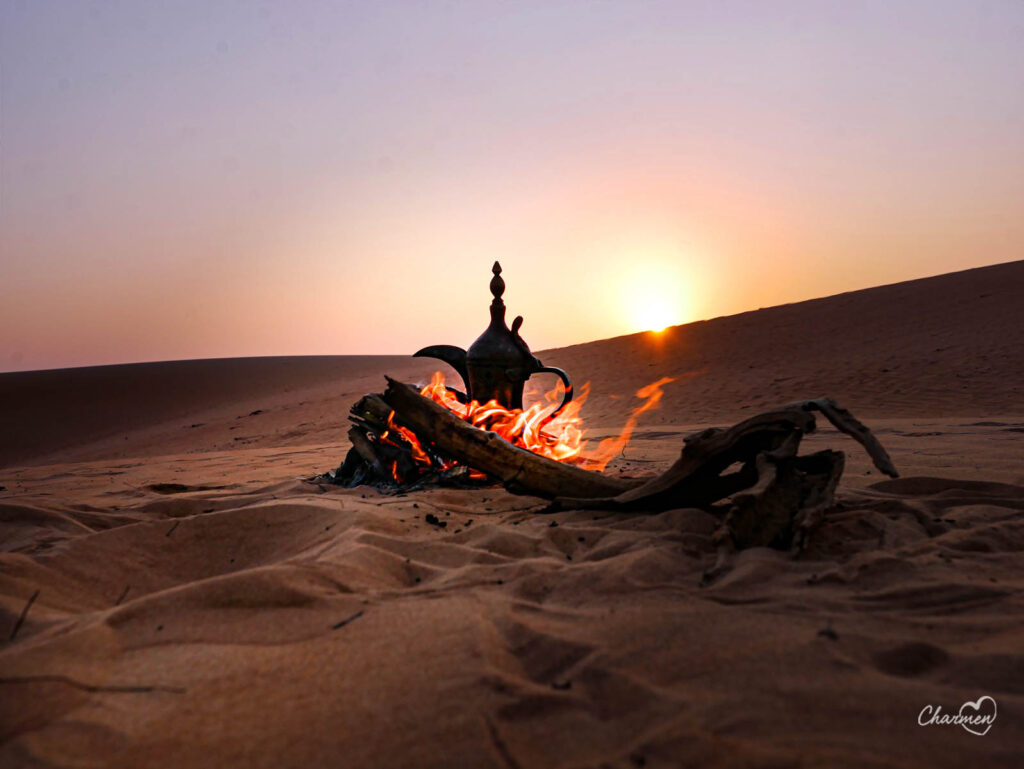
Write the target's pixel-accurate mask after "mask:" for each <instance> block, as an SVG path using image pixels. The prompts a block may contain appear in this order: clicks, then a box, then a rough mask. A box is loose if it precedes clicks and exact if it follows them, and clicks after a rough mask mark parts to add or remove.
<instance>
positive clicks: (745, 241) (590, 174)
mask: <svg viewBox="0 0 1024 769" xmlns="http://www.w3.org/2000/svg"><path fill="white" fill-rule="evenodd" d="M209 5H210V7H209V8H207V7H206V6H203V7H202V9H200V7H199V6H198V5H197V6H196V7H195V8H194V9H192V10H189V9H183V8H180V7H178V4H167V3H127V4H125V3H100V4H92V3H58V4H55V5H51V4H48V3H0V29H2V30H3V40H2V44H0V89H2V91H3V100H4V109H3V111H2V114H0V134H2V135H3V142H2V143H0V168H2V174H3V179H2V183H3V201H2V205H0V372H3V371H19V370H23V371H24V370H34V369H44V368H62V367H71V366H96V365H104V364H114V363H128V362H141V361H159V360H181V359H194V358H235V357H249V356H300V355H407V354H409V353H411V352H413V351H415V350H417V349H419V348H421V347H423V346H426V345H431V344H454V345H459V346H461V347H468V346H469V345H470V344H471V343H472V341H473V340H474V339H475V338H476V337H477V336H478V335H479V334H480V333H481V332H482V331H483V329H484V328H485V327H486V325H487V322H488V304H489V302H490V295H489V293H488V291H487V285H488V281H489V280H490V266H491V263H492V262H493V261H494V260H499V261H500V262H501V264H502V267H503V268H504V270H505V272H504V278H505V281H506V284H507V291H506V294H505V302H506V305H507V307H508V318H509V320H510V321H511V319H512V318H514V317H515V316H517V315H522V316H523V317H524V318H525V324H524V326H523V331H522V336H523V338H524V339H525V340H526V341H527V342H528V343H529V345H530V347H531V348H532V349H533V350H535V351H538V352H539V351H544V350H548V349H552V348H559V347H564V346H567V345H571V344H579V343H585V342H589V341H593V340H597V339H605V338H609V337H615V336H620V335H625V334H633V333H637V332H644V331H649V332H652V341H655V340H654V339H653V336H654V335H656V334H657V333H659V330H660V329H664V328H666V327H667V326H673V325H676V324H683V323H689V322H693V321H697V320H703V319H708V318H713V317H717V316H723V315H731V314H734V313H739V312H744V311H748V310H756V309H757V308H759V307H768V306H773V305H778V304H784V303H789V302H797V301H801V300H805V299H812V298H816V297H823V296H829V295H833V294H837V293H841V292H845V291H852V290H857V289H862V288H868V287H871V286H877V285H882V284H886V283H895V282H898V281H903V280H911V279H915V278H922V277H926V276H930V275H938V274H942V273H948V272H953V271H957V270H963V269H968V268H972V267H980V266H983V265H986V264H997V263H1000V262H1010V261H1014V260H1017V259H1019V258H1020V254H1021V253H1022V252H1024V218H1022V217H1021V216H1020V215H1019V213H1020V212H1019V208H1020V201H1021V200H1022V197H1024V153H1022V152H1021V142H1020V126H1021V125H1022V124H1024V91H1022V90H1021V88H1020V82H1019V80H1020V78H1019V73H1020V71H1021V70H1020V64H1019V60H1020V52H1019V48H1020V45H1019V43H1020V41H1019V39H1018V38H1019V34H1018V31H1019V29H1021V28H1022V25H1024V4H1021V3H1003V4H997V5H996V6H993V7H992V8H989V9H988V10H986V11H985V12H979V11H977V10H975V9H974V8H973V4H971V3H960V4H957V3H926V2H923V1H922V2H919V3H904V4H892V3H889V4H887V3H874V4H872V3H868V4H866V5H862V4H839V5H837V6H836V7H832V6H831V5H829V6H828V7H827V8H819V7H818V5H821V4H814V3H806V4H795V5H793V6H791V7H787V8H780V7H777V4H771V3H762V4H758V3H739V4H737V3H729V2H725V3H709V4H695V3H679V2H671V0H653V1H652V2H651V3H643V4H633V3H597V4H582V5H575V6H574V5H573V4H567V5H566V4H559V3H554V4H552V3H544V2H539V0H523V2H520V3H514V4H507V3H506V4H502V3H498V4H494V3H455V4H438V3H303V4H301V8H294V7H293V4H288V3H276V4H275V3H271V4H263V5H260V8H259V10H258V12H257V11H255V10H252V9H250V8H248V6H247V4H231V3H212V4H209ZM709 61H711V62H715V63H716V64H715V67H713V68H711V69H709V68H708V66H707V63H708V62H709ZM937 126H939V127H941V130H936V127H937ZM665 336H667V334H663V335H662V338H664V337H665Z"/></svg>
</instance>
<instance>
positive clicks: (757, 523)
mask: <svg viewBox="0 0 1024 769" xmlns="http://www.w3.org/2000/svg"><path fill="white" fill-rule="evenodd" d="M387 381H388V387H387V390H386V392H385V393H384V394H383V395H382V396H381V395H368V396H365V397H364V398H362V399H361V400H360V401H359V402H358V403H357V404H356V405H355V406H354V407H353V409H352V417H351V419H352V421H353V422H354V423H355V424H354V426H353V428H352V430H350V432H349V437H350V438H351V440H352V444H353V448H352V451H351V452H350V454H349V458H348V459H346V461H345V464H344V465H343V466H342V467H341V468H340V469H339V474H340V475H341V476H342V478H343V480H345V481H346V482H348V483H349V485H352V483H353V482H359V481H360V476H359V472H361V470H359V468H369V470H370V471H372V473H373V474H376V475H377V476H379V477H384V478H389V477H390V476H391V475H397V476H398V477H410V476H409V475H408V472H409V470H413V471H414V473H415V472H416V470H415V468H416V463H414V462H413V458H412V453H411V452H412V449H411V448H406V447H403V444H402V442H401V440H400V439H398V440H395V441H390V442H389V441H381V440H376V441H371V440H370V437H373V436H377V437H378V438H379V437H380V436H382V435H388V434H390V433H393V432H394V431H395V427H396V426H401V427H404V428H406V429H408V430H411V431H412V432H413V433H415V436H416V438H417V439H418V441H419V444H421V446H422V448H419V449H417V451H419V452H420V455H419V459H420V464H419V467H420V468H422V466H423V461H422V460H423V459H424V454H423V452H425V456H426V459H427V460H429V462H430V464H431V465H436V466H437V468H438V473H439V474H440V470H441V468H442V467H445V466H448V464H450V462H446V460H456V461H457V462H458V463H459V464H460V469H462V470H466V469H467V468H472V469H474V470H477V471H479V472H481V473H484V474H486V476H488V477H489V478H491V479H493V480H496V481H500V482H501V483H502V484H504V486H505V487H506V488H507V489H508V490H510V491H512V492H514V493H519V494H530V495H534V496H539V497H542V498H545V499H549V500H551V501H552V502H551V505H550V506H549V508H548V511H549V512H550V511H555V510H564V509H576V508H587V509H592V510H615V511H623V512H635V513H656V512H660V511H663V510H669V509H673V508H680V507H701V508H705V509H715V510H717V511H718V512H721V513H723V522H724V529H723V531H724V532H725V535H726V536H727V538H728V540H729V542H730V543H731V545H733V546H736V547H751V546H773V547H783V548H785V547H795V548H800V547H802V546H803V544H804V542H805V540H806V537H807V534H808V532H810V531H811V529H813V527H814V526H815V525H816V524H817V523H818V522H819V521H820V519H821V517H822V515H823V514H824V512H825V511H826V510H827V509H828V508H829V507H831V506H832V504H833V500H834V495H835V489H836V486H837V485H838V483H839V479H840V477H841V476H842V473H843V468H844V464H845V462H844V455H843V453H842V452H837V451H830V450H825V451H819V452H817V453H814V454H810V455H807V456H798V454H797V452H798V449H799V446H800V441H801V440H802V438H803V436H805V435H807V434H809V433H811V432H813V431H814V430H815V427H816V423H815V417H814V414H813V412H815V411H817V412H820V413H821V414H822V415H824V416H825V417H826V418H827V419H828V420H829V421H830V422H831V423H832V424H833V425H834V426H835V427H836V428H838V429H839V430H840V431H841V432H844V433H846V434H847V435H849V436H851V437H852V438H854V439H855V440H857V441H858V442H859V443H860V444H861V445H862V446H863V447H864V448H865V450H866V451H867V453H868V455H869V456H870V457H871V459H872V461H873V462H874V464H875V466H876V467H877V468H878V469H879V470H880V471H881V472H883V473H885V474H886V475H889V476H892V477H896V476H897V472H896V468H895V467H894V466H893V464H892V460H890V458H889V455H888V454H887V453H886V451H885V449H884V448H883V447H882V445H881V444H880V443H879V442H878V440H877V439H876V438H875V436H874V435H873V434H872V433H871V431H870V430H869V429H868V428H867V427H865V426H864V425H863V424H861V423H860V422H859V421H858V420H857V419H856V418H855V417H854V416H853V415H852V414H850V412H849V411H847V410H846V409H844V408H842V407H840V406H839V405H838V404H836V403H835V402H834V401H832V400H830V399H827V398H820V399H817V400H808V401H800V402H797V403H792V404H790V405H788V406H784V407H782V408H780V409H777V410H775V411H769V412H766V413H763V414H759V415H757V416H754V417H751V418H749V419H747V420H745V421H743V422H740V423H739V424H736V425H734V426H732V427H730V428H728V429H718V428H712V429H709V430H703V431H701V432H698V433H694V434H693V435H690V436H687V437H686V438H685V439H684V445H683V449H682V453H681V455H680V457H679V459H678V460H677V461H676V463H675V464H674V465H672V467H670V468H669V469H668V470H666V471H665V472H664V473H662V474H661V475H659V476H657V477H655V478H651V479H650V480H647V481H638V480H627V479H621V478H613V477H610V476H606V475H603V474H602V473H597V472H592V471H588V470H583V469H582V468H579V467H576V466H573V465H570V464H566V463H563V462H556V461H554V460H551V459H547V458H546V457H541V456H539V455H537V454H534V453H532V452H530V451H527V450H525V449H521V448H519V447H516V446H513V445H512V444H511V443H509V442H508V441H506V440H505V439H503V438H501V437H499V436H498V435H497V434H495V433H493V432H488V431H486V430H481V429H479V428H476V427H474V426H472V425H470V424H469V423H468V422H465V421H463V420H462V419H460V418H459V417H458V416H456V415H455V414H453V413H452V412H450V411H449V410H447V409H445V408H444V407H443V406H441V405H439V404H437V403H435V402H434V401H432V400H430V399H429V398H425V397H423V396H422V395H420V394H419V392H417V391H416V390H415V389H414V388H412V387H410V386H409V385H406V384H403V383H402V382H398V381H395V380H393V379H390V378H388V380H387ZM353 468H355V469H353ZM734 468H735V469H734ZM723 500H728V506H727V507H724V508H723V507H722V506H721V505H718V506H717V507H715V506H716V503H720V502H722V501H723Z"/></svg>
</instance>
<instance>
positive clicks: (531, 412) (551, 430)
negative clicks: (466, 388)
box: [420, 371, 589, 462]
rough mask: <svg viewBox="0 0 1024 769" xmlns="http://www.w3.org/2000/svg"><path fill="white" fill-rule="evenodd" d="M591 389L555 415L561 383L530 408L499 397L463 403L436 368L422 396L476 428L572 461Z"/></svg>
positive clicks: (580, 438) (579, 445)
mask: <svg viewBox="0 0 1024 769" xmlns="http://www.w3.org/2000/svg"><path fill="white" fill-rule="evenodd" d="M588 391H589V387H588V386H587V385H584V386H583V387H582V388H581V390H580V394H579V395H578V396H577V397H576V398H575V399H574V400H573V401H572V402H570V403H569V405H567V406H566V407H565V408H564V409H562V411H561V412H559V413H558V414H557V415H556V416H554V417H552V414H553V413H554V411H555V409H556V408H557V407H558V406H557V404H558V400H557V399H558V398H559V391H558V387H557V386H556V387H555V389H554V390H552V391H550V392H549V393H546V394H545V396H544V400H545V402H544V403H540V402H538V403H534V404H532V405H531V406H530V407H529V408H527V409H507V408H505V407H504V406H502V405H500V404H499V403H498V402H497V401H495V400H489V401H487V403H484V404H481V403H478V402H477V401H470V402H469V403H461V402H460V401H459V399H458V398H456V397H455V394H454V393H452V392H451V391H450V390H449V389H448V388H447V386H446V385H445V381H444V374H442V373H441V372H440V371H435V372H434V376H433V378H432V379H431V381H430V384H428V385H426V386H425V387H423V389H421V390H420V395H423V396H425V397H427V398H430V399H431V400H432V401H434V402H435V403H439V404H441V405H442V406H444V407H445V408H446V409H448V410H449V411H451V412H452V413H454V414H456V415H458V416H459V417H461V418H462V419H464V420H466V421H467V422H469V423H470V424H471V425H473V426H474V427H479V428H481V429H482V430H490V431H492V432H495V433H497V434H498V435H500V436H501V437H502V438H504V439H505V440H507V441H508V442H509V443H511V444H513V445H515V446H519V447H520V448H524V449H527V450H529V451H532V452H534V453H535V454H540V455H541V456H543V457H548V458H549V459H554V460H556V461H558V462H571V461H573V460H574V459H576V458H577V457H579V456H580V452H581V450H582V442H583V420H582V419H580V416H579V411H580V407H581V406H582V405H583V403H584V402H585V401H586V399H587V393H588Z"/></svg>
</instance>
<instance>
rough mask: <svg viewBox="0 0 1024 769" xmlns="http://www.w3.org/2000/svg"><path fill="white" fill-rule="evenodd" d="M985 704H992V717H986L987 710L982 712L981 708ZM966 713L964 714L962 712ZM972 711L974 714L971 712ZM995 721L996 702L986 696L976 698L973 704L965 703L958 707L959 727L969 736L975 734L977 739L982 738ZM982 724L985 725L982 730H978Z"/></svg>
mask: <svg viewBox="0 0 1024 769" xmlns="http://www.w3.org/2000/svg"><path fill="white" fill-rule="evenodd" d="M985 702H991V703H992V715H988V708H987V707H986V708H985V709H984V710H982V708H981V706H982V704H984V703H985ZM965 710H966V711H967V712H966V713H965V712H964V711H965ZM971 711H974V712H971ZM995 721H996V701H995V700H994V699H992V698H991V697H989V696H988V695H987V694H986V695H984V696H982V697H978V699H976V700H975V701H974V702H965V703H964V704H963V705H961V706H960V726H962V727H963V728H964V729H966V730H967V731H969V732H970V733H971V734H976V735H978V736H979V737H984V736H985V735H986V734H988V730H989V729H991V728H992V724H994V723H995ZM982 724H984V725H985V728H984V729H979V728H978V727H980V726H981V725H982Z"/></svg>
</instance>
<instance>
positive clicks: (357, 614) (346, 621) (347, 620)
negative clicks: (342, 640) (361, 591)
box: [331, 609, 363, 630]
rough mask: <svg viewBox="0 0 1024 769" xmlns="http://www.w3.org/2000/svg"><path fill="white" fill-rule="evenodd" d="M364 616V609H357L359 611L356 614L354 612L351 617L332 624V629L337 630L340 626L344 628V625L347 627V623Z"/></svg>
mask: <svg viewBox="0 0 1024 769" xmlns="http://www.w3.org/2000/svg"><path fill="white" fill-rule="evenodd" d="M362 616H363V612H362V610H361V609H360V610H359V611H357V612H356V613H355V614H353V615H352V616H351V617H347V618H346V619H343V620H342V621H341V622H339V623H338V624H336V625H332V626H331V630H337V629H338V628H342V627H345V625H347V624H348V623H349V622H355V621H356V620H357V619H359V618H360V617H362Z"/></svg>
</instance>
